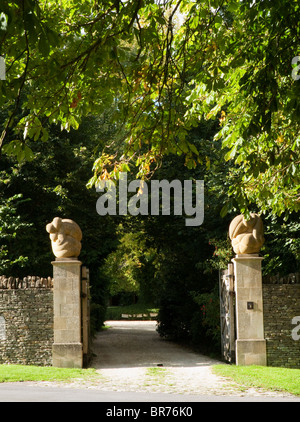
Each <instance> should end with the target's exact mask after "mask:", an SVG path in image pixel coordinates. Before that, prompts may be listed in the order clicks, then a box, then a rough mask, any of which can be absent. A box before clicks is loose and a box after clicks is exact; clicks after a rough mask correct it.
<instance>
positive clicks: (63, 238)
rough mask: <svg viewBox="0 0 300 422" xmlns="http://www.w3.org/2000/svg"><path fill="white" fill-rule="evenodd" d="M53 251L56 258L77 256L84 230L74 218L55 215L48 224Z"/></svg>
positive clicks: (47, 228)
mask: <svg viewBox="0 0 300 422" xmlns="http://www.w3.org/2000/svg"><path fill="white" fill-rule="evenodd" d="M46 230H47V232H48V233H49V234H50V239H51V245H52V251H53V253H54V255H55V257H56V258H60V259H61V258H77V257H78V256H79V254H80V251H81V239H82V232H81V229H80V227H79V226H78V224H77V223H75V221H73V220H69V219H62V218H60V217H55V218H54V219H53V221H52V223H49V224H47V226H46Z"/></svg>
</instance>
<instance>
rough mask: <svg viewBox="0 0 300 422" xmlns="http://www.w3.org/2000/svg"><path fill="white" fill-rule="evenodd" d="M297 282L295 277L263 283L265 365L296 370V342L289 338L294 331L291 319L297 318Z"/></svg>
mask: <svg viewBox="0 0 300 422" xmlns="http://www.w3.org/2000/svg"><path fill="white" fill-rule="evenodd" d="M298 283H299V274H293V275H289V276H287V277H286V278H280V277H273V278H268V279H265V280H264V284H263V301H264V331H265V339H266V341H267V364H268V366H279V367H287V368H300V339H298V340H297V339H295V338H293V335H292V333H293V330H295V328H296V327H295V325H293V323H292V320H293V318H295V317H296V316H300V284H298ZM299 332H300V329H299ZM294 337H295V336H294Z"/></svg>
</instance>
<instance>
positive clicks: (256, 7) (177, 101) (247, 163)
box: [0, 0, 300, 215]
mask: <svg viewBox="0 0 300 422" xmlns="http://www.w3.org/2000/svg"><path fill="white" fill-rule="evenodd" d="M0 13H1V29H0V49H1V50H0V54H1V55H4V56H5V62H6V80H5V81H0V105H1V110H2V111H3V113H5V114H6V121H5V124H4V125H3V128H2V135H1V139H0V147H1V150H2V152H3V153H5V154H11V155H15V156H17V158H18V160H19V161H22V160H24V159H29V160H30V159H32V157H33V152H32V148H30V145H29V144H30V142H29V141H30V140H35V141H37V140H38V139H41V140H42V141H45V142H46V141H48V140H49V139H48V136H49V135H48V124H49V123H50V124H51V123H58V124H60V125H61V127H62V129H64V130H70V128H75V129H77V128H78V126H79V124H80V122H81V120H82V118H83V117H84V116H86V115H88V114H91V113H92V114H96V115H97V114H101V113H102V112H103V111H104V110H106V109H107V108H109V107H111V105H112V104H114V110H115V112H114V114H113V115H112V116H111V117H112V120H111V121H112V122H116V123H118V124H120V127H122V130H121V131H120V133H119V135H118V136H117V137H116V139H114V140H113V142H110V143H107V144H106V145H105V147H104V148H103V150H102V152H101V153H100V154H99V156H98V158H97V159H96V160H95V163H94V177H93V178H92V179H91V183H90V184H91V185H93V184H95V183H97V181H98V180H99V179H100V178H101V179H103V178H107V177H117V175H118V172H119V171H128V169H129V168H130V166H131V165H136V166H137V167H138V171H137V175H138V177H142V178H147V177H151V175H152V174H153V171H154V170H155V169H157V168H158V167H159V166H160V165H161V161H162V159H163V158H164V157H165V156H166V155H168V154H170V153H172V154H178V155H184V157H185V165H186V166H187V168H188V169H193V168H196V167H197V165H199V164H201V163H202V162H206V163H207V166H209V165H210V161H209V156H207V155H205V154H204V155H203V154H202V151H198V150H197V148H196V147H195V145H194V144H193V143H191V142H189V140H188V138H187V134H188V132H189V130H190V129H191V128H192V127H195V126H197V125H198V124H199V121H202V120H206V119H216V118H217V119H219V122H220V126H219V130H218V132H217V134H216V137H215V141H211V140H209V139H208V140H207V142H210V143H212V142H220V143H222V145H223V148H224V149H225V151H226V155H225V159H226V160H228V161H229V162H230V165H231V170H230V172H229V174H228V175H227V180H226V183H228V184H229V185H230V189H229V192H228V195H229V199H228V201H227V204H225V206H224V208H223V211H222V212H223V214H225V213H226V211H227V210H230V209H231V207H232V206H233V204H235V203H237V204H238V206H239V208H240V210H241V211H242V212H244V213H247V212H248V208H249V205H250V204H251V203H252V204H256V205H257V206H258V208H259V209H260V210H262V211H266V210H271V211H272V212H274V213H275V214H278V215H280V214H282V213H287V214H289V213H291V212H292V211H298V210H299V204H300V194H299V187H300V181H299V143H300V138H299V120H300V113H299V107H300V104H299V92H300V82H299V81H298V80H297V78H296V77H295V75H296V73H297V68H294V69H293V66H295V64H297V60H295V59H294V58H295V57H297V56H298V54H299V49H300V44H299V31H300V29H299V24H298V23H299V17H300V6H299V3H298V1H297V0H289V1H287V0H272V1H268V0H242V1H240V0H227V1H226V0H211V1H208V2H207V1H202V0H195V1H190V0H189V1H187V0H177V1H176V0H175V1H174V0H160V1H155V0H138V1H126V2H125V1H121V0H104V1H101V2H99V1H96V0H83V1H81V2H78V1H74V0H68V1H66V0H56V1H54V0H47V1H41V0H3V1H2V2H1V6H0ZM292 61H293V63H294V65H292ZM21 101H22V102H23V114H22V115H21V116H20V115H19V113H18V112H17V111H18V109H19V106H20V102H21ZM11 132H13V133H14V136H13V139H12V138H11V136H8V135H9V134H11Z"/></svg>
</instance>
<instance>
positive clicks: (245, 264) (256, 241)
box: [229, 214, 267, 366]
mask: <svg viewBox="0 0 300 422" xmlns="http://www.w3.org/2000/svg"><path fill="white" fill-rule="evenodd" d="M229 235H230V239H231V241H232V246H233V249H234V251H235V252H236V256H235V258H234V259H233V260H232V261H233V264H234V276H235V295H236V310H235V312H236V351H235V352H236V364H237V365H263V366H265V365H266V364H267V361H266V340H265V339H264V322H263V299H262V271H261V264H262V260H263V258H262V257H260V256H259V255H258V252H259V250H260V248H261V246H262V244H263V242H264V238H263V226H262V221H261V219H260V217H259V216H258V215H257V214H251V217H250V219H249V220H248V221H247V220H245V219H244V217H243V216H238V217H236V218H235V219H234V220H233V221H232V222H231V225H230V227H229Z"/></svg>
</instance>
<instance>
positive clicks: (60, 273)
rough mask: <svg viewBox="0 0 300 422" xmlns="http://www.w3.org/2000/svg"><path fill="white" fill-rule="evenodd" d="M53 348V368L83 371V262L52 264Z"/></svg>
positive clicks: (58, 262)
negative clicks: (81, 369) (80, 369)
mask: <svg viewBox="0 0 300 422" xmlns="http://www.w3.org/2000/svg"><path fill="white" fill-rule="evenodd" d="M52 265H53V279H54V282H53V300H54V344H53V346H52V365H53V366H56V367H59V368H82V366H83V350H82V341H81V297H80V296H81V295H80V293H81V262H80V261H78V260H77V259H74V260H71V259H69V260H67V259H66V260H63V261H62V260H59V261H53V262H52Z"/></svg>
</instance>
